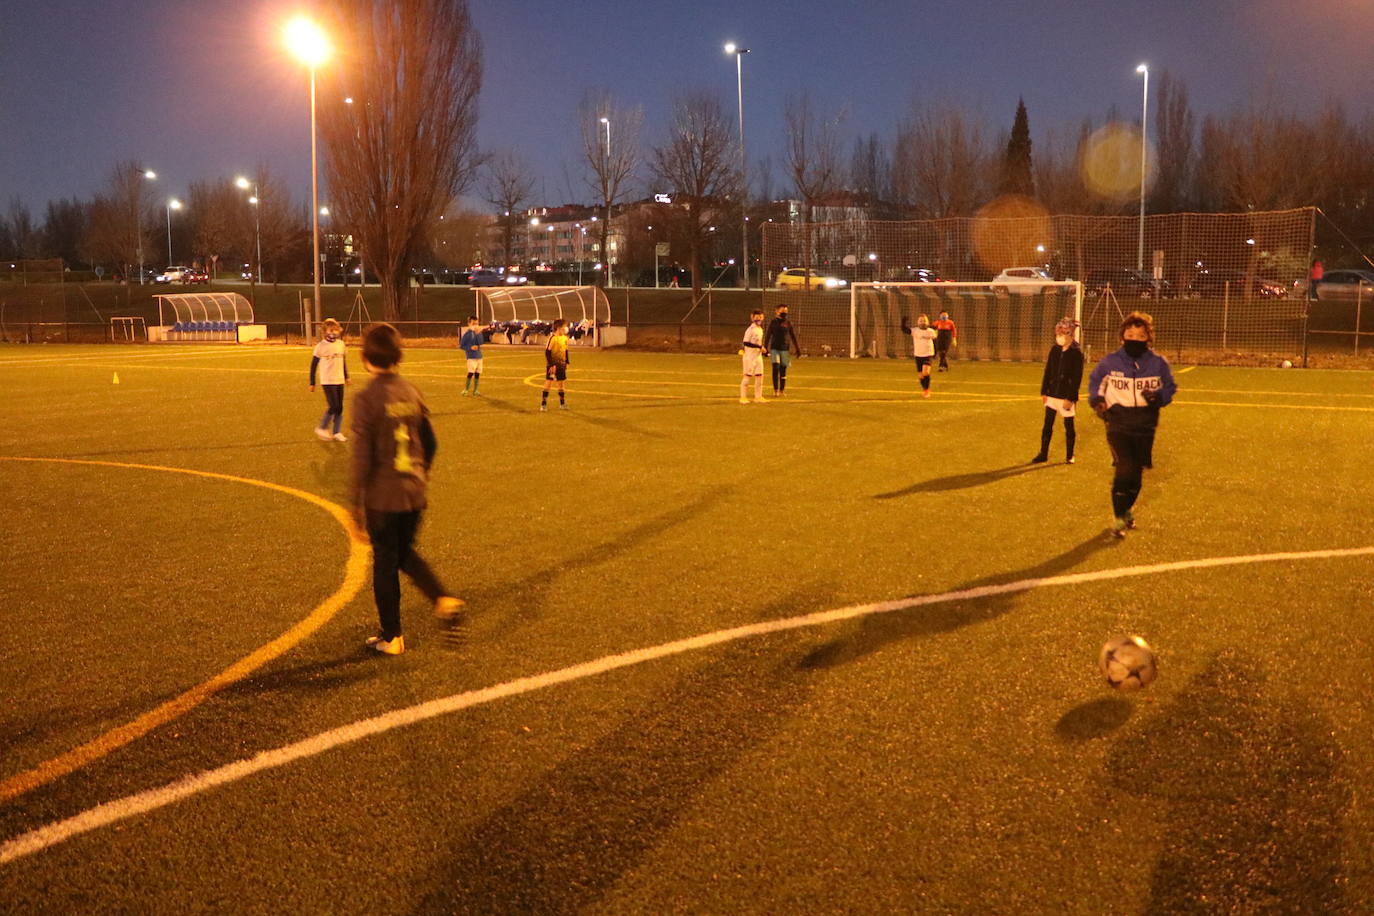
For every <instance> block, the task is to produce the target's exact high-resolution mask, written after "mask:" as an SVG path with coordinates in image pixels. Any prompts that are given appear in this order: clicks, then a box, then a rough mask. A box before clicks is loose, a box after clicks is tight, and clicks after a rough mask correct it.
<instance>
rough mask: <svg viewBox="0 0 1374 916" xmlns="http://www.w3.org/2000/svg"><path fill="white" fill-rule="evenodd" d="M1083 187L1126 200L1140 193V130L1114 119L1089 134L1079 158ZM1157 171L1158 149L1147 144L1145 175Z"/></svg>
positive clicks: (1107, 196)
mask: <svg viewBox="0 0 1374 916" xmlns="http://www.w3.org/2000/svg"><path fill="white" fill-rule="evenodd" d="M1078 171H1079V174H1080V176H1081V177H1082V179H1083V186H1084V187H1085V188H1087V189H1088V190H1089V191H1091V192H1092V193H1094V194H1096V195H1097V196H1099V197H1103V198H1106V199H1107V200H1115V201H1124V200H1128V199H1130V198H1132V197H1135V196H1136V195H1138V194H1139V193H1140V131H1139V130H1138V129H1137V128H1136V127H1135V125H1133V124H1122V123H1120V122H1113V123H1111V124H1107V125H1106V126H1104V127H1100V128H1098V129H1097V130H1096V131H1094V132H1093V134H1092V136H1090V137H1088V139H1087V142H1085V143H1084V144H1083V148H1082V150H1081V151H1080V153H1079V157H1078ZM1153 171H1154V149H1153V148H1152V147H1151V146H1150V145H1149V144H1146V147H1145V178H1146V181H1147V182H1148V181H1149V179H1150V177H1151V173H1152V172H1153Z"/></svg>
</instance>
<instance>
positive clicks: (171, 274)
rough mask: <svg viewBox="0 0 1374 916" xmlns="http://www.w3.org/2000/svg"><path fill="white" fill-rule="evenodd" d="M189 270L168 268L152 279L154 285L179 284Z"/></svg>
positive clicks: (186, 268)
mask: <svg viewBox="0 0 1374 916" xmlns="http://www.w3.org/2000/svg"><path fill="white" fill-rule="evenodd" d="M190 270H191V268H189V267H168V268H167V269H166V270H164V271H163V272H162V273H160V274H158V275H157V277H156V278H154V280H153V282H155V283H181V282H183V278H184V277H185V276H186V274H187V273H188V272H190Z"/></svg>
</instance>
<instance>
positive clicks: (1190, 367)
mask: <svg viewBox="0 0 1374 916" xmlns="http://www.w3.org/2000/svg"><path fill="white" fill-rule="evenodd" d="M1196 368H1197V366H1188V367H1186V368H1184V369H1180V370H1178V371H1177V372H1175V373H1174V374H1175V375H1183V374H1185V373H1188V372H1192V371H1193V370H1194V369H1196Z"/></svg>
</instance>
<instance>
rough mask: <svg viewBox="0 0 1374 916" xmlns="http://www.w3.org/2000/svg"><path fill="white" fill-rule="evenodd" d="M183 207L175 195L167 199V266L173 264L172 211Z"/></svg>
mask: <svg viewBox="0 0 1374 916" xmlns="http://www.w3.org/2000/svg"><path fill="white" fill-rule="evenodd" d="M180 209H181V201H179V200H177V199H176V198H175V197H173V198H170V199H169V200H168V201H167V266H168V267H171V266H172V211H173V210H180Z"/></svg>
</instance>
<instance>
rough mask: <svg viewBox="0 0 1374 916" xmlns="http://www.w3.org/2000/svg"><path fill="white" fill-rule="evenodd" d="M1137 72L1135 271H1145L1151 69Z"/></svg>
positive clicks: (1137, 70)
mask: <svg viewBox="0 0 1374 916" xmlns="http://www.w3.org/2000/svg"><path fill="white" fill-rule="evenodd" d="M1135 70H1136V72H1137V73H1139V74H1142V75H1143V76H1144V77H1145V85H1144V89H1143V92H1142V94H1141V99H1140V230H1139V233H1138V237H1137V241H1136V254H1135V269H1136V270H1137V271H1141V270H1144V269H1145V149H1146V145H1147V143H1148V138H1149V136H1150V130H1149V117H1150V68H1149V67H1147V66H1145V65H1144V64H1141V65H1140V66H1139V67H1136V68H1135Z"/></svg>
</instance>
